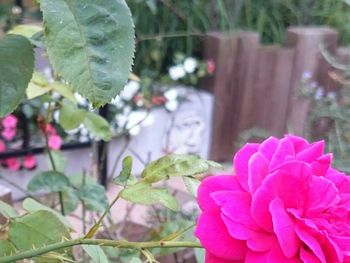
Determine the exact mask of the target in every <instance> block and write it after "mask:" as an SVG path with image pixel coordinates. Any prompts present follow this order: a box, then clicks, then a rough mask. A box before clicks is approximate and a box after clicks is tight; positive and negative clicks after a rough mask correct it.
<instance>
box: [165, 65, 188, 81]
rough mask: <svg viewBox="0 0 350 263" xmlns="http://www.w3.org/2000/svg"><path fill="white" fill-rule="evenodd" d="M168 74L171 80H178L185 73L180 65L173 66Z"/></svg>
mask: <svg viewBox="0 0 350 263" xmlns="http://www.w3.org/2000/svg"><path fill="white" fill-rule="evenodd" d="M169 75H170V78H171V79H172V80H178V79H181V78H183V77H184V76H185V75H186V72H185V69H184V68H183V66H182V65H177V66H173V67H171V68H170V69H169Z"/></svg>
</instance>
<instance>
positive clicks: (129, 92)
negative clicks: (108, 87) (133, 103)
mask: <svg viewBox="0 0 350 263" xmlns="http://www.w3.org/2000/svg"><path fill="white" fill-rule="evenodd" d="M139 89H140V83H138V82H136V81H133V80H132V81H129V82H128V83H127V84H126V85H125V87H124V89H123V91H122V92H121V93H120V97H121V98H122V99H124V100H131V99H132V98H133V97H134V96H135V94H136V93H137V91H138V90H139Z"/></svg>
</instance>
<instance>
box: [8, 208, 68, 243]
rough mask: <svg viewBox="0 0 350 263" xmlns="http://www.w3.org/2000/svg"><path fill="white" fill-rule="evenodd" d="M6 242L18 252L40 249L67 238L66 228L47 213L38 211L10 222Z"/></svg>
mask: <svg viewBox="0 0 350 263" xmlns="http://www.w3.org/2000/svg"><path fill="white" fill-rule="evenodd" d="M9 228H10V230H9V237H8V240H9V241H10V242H12V243H13V244H14V245H15V246H16V248H17V249H19V250H28V249H32V248H33V247H36V248H38V247H42V246H43V245H45V244H50V243H56V242H60V241H62V239H63V238H64V237H65V238H69V232H68V228H67V227H66V226H65V225H64V224H63V223H62V222H61V221H60V219H59V218H57V216H55V215H54V214H53V213H51V212H49V211H38V212H34V213H32V214H27V215H25V216H23V217H20V218H17V219H16V220H13V221H11V223H10V225H9Z"/></svg>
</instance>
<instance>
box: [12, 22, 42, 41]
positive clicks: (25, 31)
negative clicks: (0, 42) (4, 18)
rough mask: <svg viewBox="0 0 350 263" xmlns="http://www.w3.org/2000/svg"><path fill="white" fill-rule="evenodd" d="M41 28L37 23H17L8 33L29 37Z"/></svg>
mask: <svg viewBox="0 0 350 263" xmlns="http://www.w3.org/2000/svg"><path fill="white" fill-rule="evenodd" d="M42 30H43V28H42V27H41V26H38V25H18V26H15V27H14V28H12V29H11V30H10V31H9V32H7V33H8V34H15V35H21V36H24V37H26V38H31V37H32V36H34V35H35V34H37V33H39V32H40V31H42Z"/></svg>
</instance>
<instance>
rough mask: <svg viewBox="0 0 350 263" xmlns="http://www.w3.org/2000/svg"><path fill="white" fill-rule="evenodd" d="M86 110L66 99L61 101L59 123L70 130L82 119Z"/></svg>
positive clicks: (77, 125)
mask: <svg viewBox="0 0 350 263" xmlns="http://www.w3.org/2000/svg"><path fill="white" fill-rule="evenodd" d="M85 115H86V111H85V110H82V109H78V107H77V106H76V105H74V104H73V103H72V102H70V101H69V100H67V99H64V100H63V102H62V108H61V111H60V117H59V123H60V125H61V126H62V127H63V128H64V129H65V130H72V129H75V128H77V127H79V125H80V124H81V123H82V122H83V121H84V118H85Z"/></svg>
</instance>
